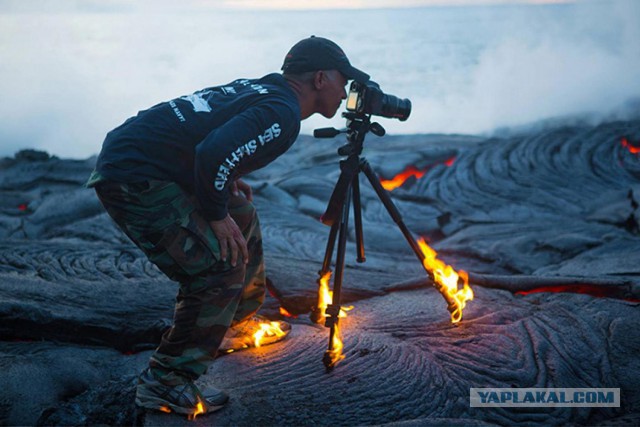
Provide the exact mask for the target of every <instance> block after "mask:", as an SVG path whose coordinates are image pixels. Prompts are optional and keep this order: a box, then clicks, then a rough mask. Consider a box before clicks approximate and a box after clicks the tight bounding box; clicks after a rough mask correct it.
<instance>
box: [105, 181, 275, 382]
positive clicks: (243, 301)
mask: <svg viewBox="0 0 640 427" xmlns="http://www.w3.org/2000/svg"><path fill="white" fill-rule="evenodd" d="M96 193H97V194H98V197H99V198H100V201H101V202H102V204H103V206H104V207H105V209H106V210H107V212H108V213H109V215H110V216H111V217H112V218H113V220H114V221H115V222H116V223H117V224H118V226H119V227H120V228H121V229H122V230H123V231H124V232H125V233H126V234H127V236H129V238H130V239H131V240H132V241H133V242H134V243H135V244H136V245H137V246H138V247H139V248H140V249H141V250H142V251H143V252H144V253H145V254H146V256H147V257H148V258H149V260H150V261H151V262H153V263H154V264H155V265H156V266H158V268H159V269H160V270H161V271H162V272H163V273H164V274H166V275H167V276H168V277H169V278H170V279H172V280H175V281H177V282H179V283H180V288H179V290H178V295H177V297H176V307H175V314H174V319H173V325H172V326H171V328H170V329H169V330H168V331H167V332H166V333H165V334H164V335H163V337H162V341H161V342H160V345H159V346H158V348H157V349H156V351H155V353H154V354H153V355H152V356H151V360H150V362H149V366H150V367H151V369H152V371H153V373H154V375H155V376H156V377H157V378H158V379H160V380H161V381H162V382H164V383H167V384H170V385H175V384H180V383H184V382H185V381H189V380H194V379H196V378H198V377H199V376H200V375H202V374H203V373H204V372H205V371H206V369H207V367H208V366H209V365H210V364H211V362H212V361H213V359H214V358H215V355H216V352H217V350H218V347H219V346H220V344H221V342H222V339H223V337H224V334H225V332H226V331H227V329H228V328H229V326H232V325H233V324H235V323H238V322H241V321H242V320H244V319H247V318H248V317H250V316H251V315H253V314H254V313H255V312H257V311H258V309H259V308H260V306H261V305H262V303H263V301H264V297H265V274H264V263H263V256H262V237H261V233H260V226H259V223H258V216H257V214H256V211H255V209H254V207H253V205H252V204H251V203H250V202H249V201H247V200H246V199H245V198H244V197H242V196H232V197H231V199H230V201H229V213H230V215H231V216H232V217H233V219H234V220H235V221H236V223H237V224H238V226H239V227H240V230H242V233H243V235H244V237H245V239H246V241H247V245H248V250H249V263H248V264H247V265H246V266H245V265H244V264H243V262H242V261H241V260H240V259H239V260H238V263H237V266H236V267H232V266H231V264H230V263H229V258H230V256H228V257H227V261H226V262H223V261H221V260H220V247H219V243H218V239H217V238H216V237H215V235H214V233H213V230H212V229H211V227H210V226H209V224H208V223H207V221H206V220H205V219H204V218H203V217H202V216H201V215H200V213H199V211H198V208H197V203H196V202H195V200H194V198H193V196H191V195H189V194H187V193H185V192H184V191H183V190H182V189H181V188H180V187H179V186H178V185H177V184H175V183H172V182H165V181H144V182H141V183H132V184H119V183H113V182H101V183H99V184H98V185H97V186H96Z"/></svg>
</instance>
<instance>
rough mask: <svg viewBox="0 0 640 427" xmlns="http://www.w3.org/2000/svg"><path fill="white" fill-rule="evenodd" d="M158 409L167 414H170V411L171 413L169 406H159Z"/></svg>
mask: <svg viewBox="0 0 640 427" xmlns="http://www.w3.org/2000/svg"><path fill="white" fill-rule="evenodd" d="M158 410H159V411H160V412H165V413H167V414H170V413H171V408H169V407H168V406H161V407H159V408H158Z"/></svg>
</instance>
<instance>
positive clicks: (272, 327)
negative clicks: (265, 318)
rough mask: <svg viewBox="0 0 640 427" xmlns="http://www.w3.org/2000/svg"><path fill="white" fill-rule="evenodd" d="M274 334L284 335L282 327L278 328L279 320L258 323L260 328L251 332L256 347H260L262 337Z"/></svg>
mask: <svg viewBox="0 0 640 427" xmlns="http://www.w3.org/2000/svg"><path fill="white" fill-rule="evenodd" d="M274 335H276V336H279V337H281V336H284V335H285V332H284V331H283V330H282V328H280V322H278V321H273V322H268V323H267V322H264V323H260V329H258V330H257V331H255V332H254V333H253V344H254V345H255V346H256V347H260V345H261V344H262V339H263V338H264V337H265V336H267V337H272V336H274Z"/></svg>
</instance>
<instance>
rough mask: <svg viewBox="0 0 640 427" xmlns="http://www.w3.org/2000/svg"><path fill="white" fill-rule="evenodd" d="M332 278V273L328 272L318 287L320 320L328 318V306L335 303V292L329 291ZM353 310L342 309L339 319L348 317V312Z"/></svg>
mask: <svg viewBox="0 0 640 427" xmlns="http://www.w3.org/2000/svg"><path fill="white" fill-rule="evenodd" d="M330 278H331V272H330V271H328V272H327V273H325V275H324V276H322V277H321V278H320V286H319V287H318V312H319V313H320V318H321V319H324V318H325V317H327V306H329V305H331V304H332V303H333V292H331V291H330V290H329V279H330ZM350 310H353V306H352V305H350V306H348V307H341V308H340V314H339V315H338V317H347V311H350Z"/></svg>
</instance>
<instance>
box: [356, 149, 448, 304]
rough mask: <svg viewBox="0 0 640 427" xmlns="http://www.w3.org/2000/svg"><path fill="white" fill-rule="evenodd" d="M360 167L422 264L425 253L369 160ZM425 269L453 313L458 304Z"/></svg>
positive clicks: (362, 162) (363, 161)
mask: <svg viewBox="0 0 640 427" xmlns="http://www.w3.org/2000/svg"><path fill="white" fill-rule="evenodd" d="M360 167H361V169H362V171H363V172H364V174H365V175H366V176H367V178H368V179H369V182H370V183H371V186H372V187H373V189H374V190H375V191H376V194H377V195H378V198H379V199H380V201H381V202H382V204H383V205H384V207H385V208H387V211H388V212H389V215H391V218H393V220H394V221H395V223H396V224H398V227H399V228H400V231H401V232H402V234H403V235H404V237H405V239H406V240H407V242H409V245H410V246H411V249H413V252H414V253H415V254H416V256H417V257H418V259H419V260H420V263H421V264H423V265H424V260H425V255H424V254H423V253H422V250H421V249H420V246H419V245H418V242H416V240H415V239H414V238H413V235H412V234H411V231H409V229H408V228H407V226H406V225H405V223H404V221H403V220H402V216H400V212H398V209H397V208H396V205H394V204H393V201H392V200H391V197H390V196H389V193H387V190H385V189H384V187H382V184H380V180H379V179H378V176H377V175H376V173H375V172H374V171H373V169H372V168H371V165H369V162H367V161H366V160H364V159H363V160H362V161H361V163H360ZM425 270H426V272H427V274H428V275H429V278H430V279H431V281H432V282H433V283H434V285H435V286H436V288H437V289H438V291H440V295H442V297H443V298H444V299H445V301H446V302H447V309H448V310H449V311H450V312H452V313H453V312H454V310H455V307H457V306H458V304H457V303H456V301H455V299H453V297H451V295H449V294H448V293H447V292H446V291H445V290H444V289H443V288H442V285H439V284H438V283H437V281H436V280H435V277H434V276H433V273H432V272H431V271H429V270H427V269H426V268H425Z"/></svg>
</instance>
